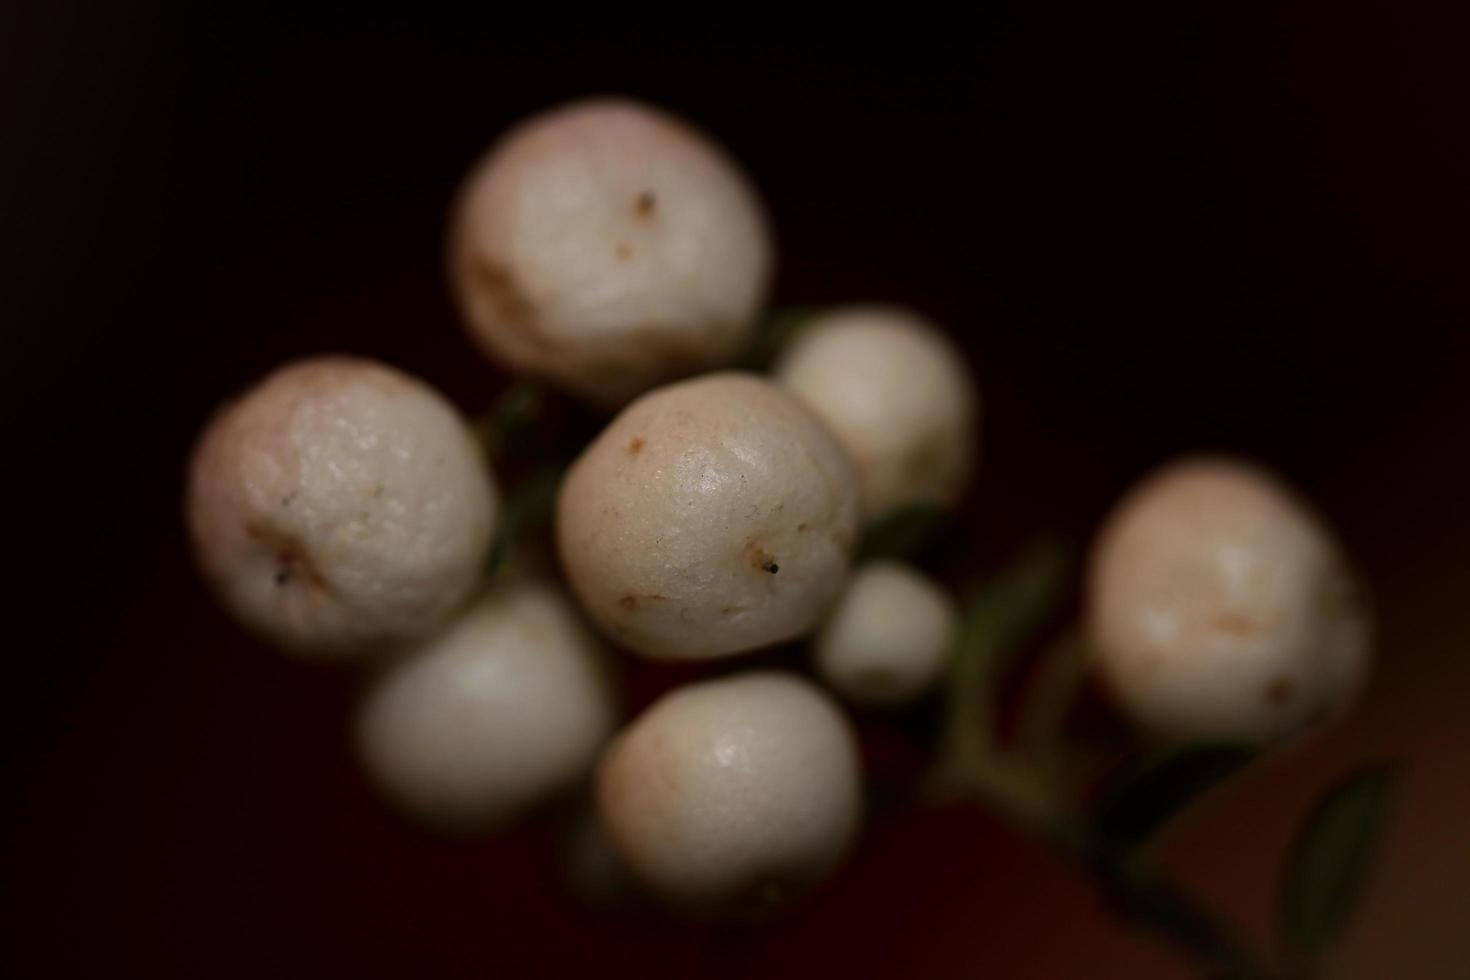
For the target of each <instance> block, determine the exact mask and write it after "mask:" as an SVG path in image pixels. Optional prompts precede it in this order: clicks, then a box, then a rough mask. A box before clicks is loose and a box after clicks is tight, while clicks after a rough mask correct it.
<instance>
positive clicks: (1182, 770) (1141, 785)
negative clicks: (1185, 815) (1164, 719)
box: [1092, 742, 1255, 849]
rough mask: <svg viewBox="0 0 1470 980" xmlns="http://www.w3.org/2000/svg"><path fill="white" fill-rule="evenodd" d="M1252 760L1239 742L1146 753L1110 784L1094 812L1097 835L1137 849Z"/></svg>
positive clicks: (1248, 748)
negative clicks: (1176, 816) (1203, 795)
mask: <svg viewBox="0 0 1470 980" xmlns="http://www.w3.org/2000/svg"><path fill="white" fill-rule="evenodd" d="M1254 756H1255V750H1254V749H1253V748H1252V747H1251V746H1249V745H1245V744H1241V743H1235V742H1196V743H1190V744H1186V745H1179V746H1172V747H1170V748H1167V749H1161V750H1159V751H1157V752H1152V753H1148V754H1146V755H1144V756H1142V757H1140V758H1138V759H1136V760H1134V761H1133V762H1131V763H1129V764H1128V765H1125V766H1124V767H1123V768H1122V770H1121V771H1119V773H1118V774H1117V775H1116V776H1115V777H1113V779H1111V780H1110V781H1109V782H1108V784H1107V787H1106V788H1105V789H1104V790H1103V794H1102V797H1101V799H1099V800H1098V803H1097V806H1096V807H1095V809H1094V810H1093V818H1092V823H1093V832H1094V833H1095V834H1096V835H1097V837H1098V838H1099V839H1101V840H1103V841H1105V842H1106V843H1107V844H1108V845H1109V846H1111V847H1119V848H1124V849H1133V848H1137V847H1139V846H1140V845H1142V844H1144V843H1146V842H1147V841H1148V839H1149V838H1151V837H1152V836H1153V835H1154V834H1155V833H1157V832H1158V830H1159V829H1160V828H1161V827H1163V825H1164V824H1166V823H1167V822H1168V821H1169V820H1170V819H1171V818H1173V817H1174V816H1175V815H1177V814H1178V813H1179V812H1180V811H1181V810H1183V809H1184V808H1185V807H1187V806H1188V805H1189V804H1190V803H1191V802H1193V801H1194V800H1196V799H1198V798H1199V797H1200V796H1201V795H1202V794H1204V793H1205V792H1206V791H1207V790H1209V789H1210V788H1211V787H1213V786H1217V785H1219V783H1220V782H1221V781H1223V780H1224V779H1226V778H1227V777H1229V776H1232V775H1234V774H1235V773H1237V772H1239V771H1240V770H1241V769H1242V768H1243V767H1244V766H1245V765H1246V764H1247V763H1248V762H1250V761H1251V759H1252V758H1254Z"/></svg>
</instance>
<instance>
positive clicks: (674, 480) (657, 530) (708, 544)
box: [556, 373, 858, 659]
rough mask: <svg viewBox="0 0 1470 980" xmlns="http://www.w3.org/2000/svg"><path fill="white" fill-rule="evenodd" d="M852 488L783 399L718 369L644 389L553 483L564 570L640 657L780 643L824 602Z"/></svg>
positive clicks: (807, 416)
mask: <svg viewBox="0 0 1470 980" xmlns="http://www.w3.org/2000/svg"><path fill="white" fill-rule="evenodd" d="M857 522H858V501H857V485H856V481H855V477H854V476H853V472H852V464H851V463H850V462H849V461H848V459H847V456H846V454H844V453H843V451H842V449H841V447H840V446H839V445H838V444H837V442H836V440H834V439H833V438H832V436H831V435H830V434H829V433H828V432H827V430H826V429H825V428H824V427H823V426H822V424H821V422H819V421H818V420H817V419H816V417H815V416H813V415H812V414H811V412H810V411H808V410H807V409H806V408H805V407H804V406H802V405H801V404H800V403H799V402H798V401H797V400H796V399H795V398H793V397H791V395H789V394H787V393H786V392H785V391H783V390H781V389H780V388H778V387H776V386H775V385H772V384H770V383H769V382H767V381H764V380H762V379H761V378H757V377H755V376H753V375H747V374H738V373H727V374H715V375H709V376H706V377H703V378H697V379H695V380H693V381H685V382H680V383H677V384H673V385H668V386H666V387H664V388H660V389H658V390H657V391H653V392H650V393H649V394H647V395H645V396H643V397H642V398H640V399H639V400H638V401H636V402H634V403H633V404H632V405H630V406H629V407H628V408H627V409H625V410H624V411H623V412H622V414H620V415H619V416H618V417H617V418H616V419H614V420H613V421H612V423H611V424H610V425H608V427H607V428H606V429H605V430H603V432H602V434H601V435H599V436H598V437H597V439H596V440H594V441H593V443H592V444H591V445H590V446H588V447H587V449H586V450H585V451H583V453H582V455H581V456H580V457H578V459H577V461H576V462H575V463H574V464H573V466H572V468H571V470H570V472H569V473H568V474H567V477H566V480H565V482H564V483H563V484H562V488H561V493H560V496H559V499H558V502H557V515H556V534H557V543H558V549H559V552H560V555H561V561H562V567H563V569H564V570H565V571H566V573H567V576H568V578H569V579H570V581H571V584H572V587H573V589H574V591H575V592H576V594H577V596H578V598H580V599H581V601H582V604H583V606H584V607H585V608H586V609H587V611H588V613H589V614H590V615H591V616H592V618H593V619H594V620H595V621H597V622H598V623H599V624H600V625H601V627H602V628H603V629H604V630H605V631H606V632H607V633H608V634H609V635H610V636H612V637H613V638H615V639H616V640H617V641H618V642H620V643H621V644H623V645H625V646H627V647H629V648H630V649H632V650H634V651H636V652H638V653H642V654H645V655H647V656H652V657H663V658H671V659H697V658H703V657H716V656H721V655H724V654H732V653H738V652H741V651H744V650H752V649H755V648H757V647H762V646H767V645H770V644H773V643H778V642H781V641H783V640H789V639H792V638H794V637H796V636H799V635H801V634H802V633H805V632H807V631H808V630H810V629H812V628H813V627H814V626H815V625H816V624H817V622H818V620H819V619H820V618H821V617H822V615H823V614H824V613H825V612H826V611H827V608H828V607H829V606H830V604H831V603H832V601H833V599H835V598H836V596H837V593H838V590H840V589H841V587H842V582H843V579H844V577H845V576H846V574H847V569H848V565H849V562H850V561H851V557H852V550H853V545H854V541H855V539H856V534H857Z"/></svg>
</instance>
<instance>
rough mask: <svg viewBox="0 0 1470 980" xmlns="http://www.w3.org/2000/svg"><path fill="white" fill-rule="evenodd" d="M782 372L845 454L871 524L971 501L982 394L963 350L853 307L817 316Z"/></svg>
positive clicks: (933, 331) (899, 319) (913, 318)
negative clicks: (965, 497)
mask: <svg viewBox="0 0 1470 980" xmlns="http://www.w3.org/2000/svg"><path fill="white" fill-rule="evenodd" d="M775 373H776V377H777V379H778V380H779V381H780V382H781V383H782V384H784V385H786V386H787V387H788V388H790V389H791V390H792V391H794V392H796V393H797V394H798V395H799V396H801V398H802V399H804V400H805V401H806V402H807V404H809V405H810V406H811V407H812V408H813V409H814V410H815V411H816V413H817V414H818V415H820V416H821V417H822V419H823V421H825V422H826V423H827V424H828V425H829V426H831V428H832V431H833V432H834V433H836V435H837V437H838V439H839V440H841V442H842V444H843V445H844V446H846V447H847V450H848V452H849V453H850V454H851V455H852V460H853V463H854V465H855V466H856V467H857V473H858V479H859V480H860V481H861V484H862V494H863V513H864V515H865V516H866V517H867V518H869V519H872V518H874V517H878V516H881V515H883V514H884V513H887V512H889V511H892V510H895V509H898V508H901V507H905V506H911V505H933V506H941V507H943V506H948V505H950V504H953V503H954V502H955V500H956V499H957V498H958V497H959V495H960V494H961V492H963V490H964V487H965V481H966V480H967V479H968V477H969V475H970V473H971V471H972V470H973V469H974V465H975V456H976V442H977V438H978V425H979V422H978V415H979V395H978V393H977V390H976V387H975V384H974V382H973V381H972V380H971V378H970V376H969V374H968V373H967V372H966V370H965V366H964V361H963V359H962V357H961V355H960V353H959V351H958V350H956V349H955V347H954V345H953V344H951V343H950V342H949V340H948V339H946V338H945V337H944V336H943V335H942V334H941V333H940V332H939V330H938V329H937V328H935V327H934V326H933V325H932V324H930V323H928V322H927V321H925V320H924V319H922V318H921V317H919V316H918V315H916V314H914V313H912V312H910V311H908V310H902V309H896V308H891V307H882V306H855V307H848V308H844V309H838V310H833V311H831V312H829V313H826V314H823V315H821V316H818V317H817V318H816V319H814V320H813V321H812V322H811V323H810V324H808V325H807V326H806V327H805V328H804V329H802V331H801V332H800V333H799V334H798V335H797V337H796V339H795V341H794V342H793V343H792V345H791V347H790V348H789V349H788V350H787V351H786V352H785V353H784V354H783V355H782V357H781V359H780V361H779V363H778V364H777V365H776V372H775Z"/></svg>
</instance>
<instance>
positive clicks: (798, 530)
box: [796, 521, 806, 534]
mask: <svg viewBox="0 0 1470 980" xmlns="http://www.w3.org/2000/svg"><path fill="white" fill-rule="evenodd" d="M796 533H797V534H805V533H806V521H802V522H801V523H800V524H798V525H796Z"/></svg>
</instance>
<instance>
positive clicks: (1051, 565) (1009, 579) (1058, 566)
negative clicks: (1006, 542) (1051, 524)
mask: <svg viewBox="0 0 1470 980" xmlns="http://www.w3.org/2000/svg"><path fill="white" fill-rule="evenodd" d="M1069 564H1070V561H1069V555H1068V553H1067V549H1066V548H1065V547H1064V546H1063V545H1062V544H1061V543H1060V542H1058V541H1055V540H1051V539H1043V540H1041V541H1038V542H1036V543H1034V544H1032V545H1031V546H1030V547H1028V548H1027V549H1026V550H1025V551H1024V552H1023V553H1022V554H1021V556H1020V557H1019V558H1018V559H1016V562H1015V564H1013V565H1012V566H1011V567H1010V568H1008V569H1006V570H1005V571H1004V572H1003V573H1002V574H1001V575H999V576H997V577H996V578H994V579H992V580H991V581H989V582H987V583H986V584H985V585H984V586H983V587H982V588H981V589H980V590H979V592H977V593H976V594H975V597H974V599H973V600H971V602H970V604H969V607H968V608H967V609H966V612H965V626H964V630H963V632H965V633H968V634H970V636H972V637H974V638H976V639H978V640H980V641H981V642H982V645H983V646H984V647H986V648H987V649H991V650H996V651H1009V652H1014V650H1015V648H1016V647H1018V646H1019V645H1020V644H1021V642H1022V641H1023V640H1024V639H1025V638H1026V635H1027V634H1028V633H1029V632H1030V631H1031V630H1032V629H1034V628H1035V627H1036V626H1037V625H1038V624H1039V623H1040V622H1041V620H1042V619H1044V618H1045V617H1046V614H1047V612H1049V611H1050V609H1051V607H1052V605H1053V603H1055V602H1056V599H1057V595H1058V593H1059V592H1061V590H1062V586H1063V584H1064V583H1065V581H1066V573H1067V568H1068V566H1069Z"/></svg>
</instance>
